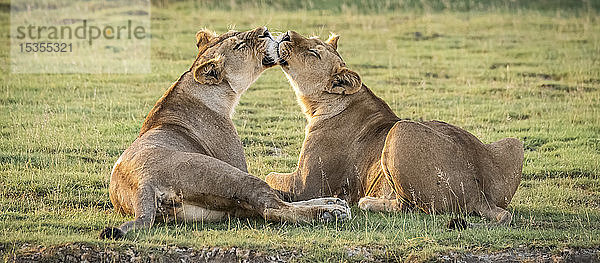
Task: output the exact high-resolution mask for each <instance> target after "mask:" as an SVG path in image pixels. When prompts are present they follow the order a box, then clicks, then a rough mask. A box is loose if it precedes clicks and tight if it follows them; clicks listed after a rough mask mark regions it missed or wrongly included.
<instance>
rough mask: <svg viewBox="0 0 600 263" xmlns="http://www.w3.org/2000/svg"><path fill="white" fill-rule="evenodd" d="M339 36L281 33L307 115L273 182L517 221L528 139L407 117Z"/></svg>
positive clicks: (370, 206) (372, 206)
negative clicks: (366, 81) (296, 153)
mask: <svg viewBox="0 0 600 263" xmlns="http://www.w3.org/2000/svg"><path fill="white" fill-rule="evenodd" d="M337 42H338V37H337V36H335V35H334V36H332V37H331V38H330V39H329V40H328V41H326V42H323V41H321V40H319V39H316V38H310V39H307V38H305V37H302V36H301V35H299V34H297V33H295V32H288V33H287V34H286V35H284V36H282V37H281V40H280V44H279V54H280V56H281V57H280V64H281V66H282V68H283V71H284V72H285V74H286V76H287V77H288V80H289V81H290V84H291V86H292V88H293V89H294V91H295V92H296V96H297V98H298V102H299V104H300V105H301V106H302V108H303V110H304V113H305V115H306V118H307V120H308V124H307V126H306V129H305V132H306V136H305V140H304V143H303V145H302V150H301V152H300V157H299V161H298V167H297V169H296V170H295V171H294V172H292V173H289V174H279V173H271V174H269V175H268V176H267V178H266V181H267V183H269V185H270V186H271V187H273V188H275V189H278V190H279V191H280V192H281V193H282V195H284V196H286V198H288V199H289V200H293V201H297V200H305V199H310V198H316V197H321V196H335V197H340V198H343V199H346V200H348V201H349V202H350V203H357V202H359V200H360V202H359V206H360V207H361V208H363V209H367V210H375V211H398V210H402V209H405V208H411V207H416V208H419V209H421V210H423V211H425V212H427V213H438V212H457V213H470V212H477V213H479V214H481V215H482V216H485V217H486V218H489V219H492V220H494V221H497V222H499V223H503V224H504V223H509V222H510V220H511V215H510V213H509V212H508V211H506V208H507V206H508V204H509V203H510V201H511V199H512V197H513V195H514V193H515V191H516V189H517V187H518V185H519V183H520V180H521V171H522V164H523V145H522V143H521V142H520V141H519V140H517V139H512V138H507V139H503V140H500V141H498V142H495V143H492V144H483V143H482V142H481V141H479V140H478V139H477V138H476V137H475V136H473V135H472V134H470V133H469V132H467V131H465V130H463V129H461V128H458V127H456V126H453V125H451V124H447V123H444V122H440V121H425V122H414V121H408V120H401V119H400V118H398V117H397V116H396V115H395V114H394V113H393V112H392V110H391V109H390V107H389V106H388V105H387V104H386V103H385V102H384V101H383V100H381V99H380V98H378V97H377V96H375V95H374V94H373V92H371V90H370V89H369V88H367V87H366V86H365V85H363V84H362V82H361V81H360V77H359V76H358V74H356V73H355V72H353V71H351V70H349V69H347V68H346V65H345V63H344V61H343V60H342V58H341V57H340V55H339V54H338V53H337V51H336V48H337ZM315 52H316V53H318V54H315ZM366 196H368V197H366ZM365 197H366V198H365ZM361 198H364V199H361Z"/></svg>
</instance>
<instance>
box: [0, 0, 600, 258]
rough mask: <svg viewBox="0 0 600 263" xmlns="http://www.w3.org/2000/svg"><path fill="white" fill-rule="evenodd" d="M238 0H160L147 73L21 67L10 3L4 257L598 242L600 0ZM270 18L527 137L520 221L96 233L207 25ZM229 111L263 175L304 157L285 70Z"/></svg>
mask: <svg viewBox="0 0 600 263" xmlns="http://www.w3.org/2000/svg"><path fill="white" fill-rule="evenodd" d="M242 2H243V1H238V2H236V1H231V2H229V1H228V2H227V4H222V3H201V4H200V3H187V2H179V1H172V2H170V1H158V2H157V3H154V6H153V8H152V73H151V74H139V75H135V74H129V75H126V74H91V75H88V74H62V75H61V74H18V75H15V74H9V72H10V61H9V60H10V59H9V56H8V45H9V43H10V41H9V34H8V32H9V30H8V29H9V17H10V14H9V12H8V11H9V9H7V8H2V9H1V12H0V23H1V29H2V31H1V32H2V35H1V36H0V41H1V42H2V43H3V45H2V46H1V47H0V54H1V57H2V62H3V63H1V64H0V68H1V70H2V73H3V74H2V75H1V76H0V78H1V79H2V85H1V86H0V250H2V252H0V253H13V252H14V251H16V250H17V249H18V248H19V247H20V246H21V245H22V244H23V243H30V244H36V245H38V244H39V245H45V246H48V245H57V244H63V243H67V242H84V243H91V244H95V245H99V246H121V245H135V246H136V247H139V248H140V249H148V248H153V247H157V246H164V245H177V246H187V247H196V248H202V247H209V246H210V247H212V246H220V247H226V248H228V247H234V246H235V247H242V248H251V249H256V250H259V251H264V252H275V251H277V250H290V251H291V250H297V251H302V254H303V255H304V256H303V257H302V258H300V260H301V261H312V260H317V261H344V260H349V261H353V260H361V259H363V258H362V257H361V255H358V256H352V257H351V256H349V254H348V253H347V252H348V251H349V250H352V249H356V248H362V247H364V248H367V249H369V251H371V252H372V254H373V257H374V258H375V259H380V260H382V259H390V260H406V259H413V260H427V259H430V258H432V257H434V256H436V255H437V254H439V253H448V252H449V251H458V252H465V251H470V252H479V253H484V252H490V251H498V250H501V249H506V248H518V247H531V248H539V247H546V248H550V249H552V250H558V249H562V248H590V247H591V248H599V247H600V229H599V228H598V226H599V225H600V161H599V160H600V17H599V16H598V11H599V10H600V3H598V2H597V1H531V2H537V3H536V4H532V3H529V2H530V1H510V2H506V3H505V2H503V1H491V2H486V3H485V4H479V3H478V4H475V3H474V2H476V1H466V0H465V1H454V2H452V3H450V1H439V2H438V1H431V2H427V1H404V2H403V1H399V2H398V3H396V2H391V1H382V2H377V1H364V2H362V3H361V2H357V1H343V2H341V3H338V4H335V5H334V4H331V3H329V2H325V1H323V2H321V1H308V2H302V1H291V0H290V1H283V2H274V3H272V5H269V3H270V2H269V1H260V2H261V3H263V4H256V3H252V4H241V3H242ZM298 2H302V3H298ZM355 2H356V3H355ZM6 5H7V4H6V2H5V3H3V4H2V6H3V7H5V6H6ZM262 25H267V26H268V27H269V29H270V30H271V31H272V32H277V31H280V32H281V31H286V30H296V31H298V32H300V33H302V34H307V35H311V34H312V35H317V36H320V37H322V38H325V37H327V35H328V34H329V32H330V31H334V32H336V33H338V34H340V35H341V39H340V42H339V51H340V54H341V55H342V57H344V59H345V61H346V63H347V64H348V66H349V67H350V68H351V69H353V70H355V71H357V72H358V73H359V74H360V75H361V77H362V79H363V81H364V83H365V84H366V85H367V86H369V87H370V88H371V89H372V90H373V91H374V92H375V93H376V94H377V95H378V96H380V97H382V98H383V99H384V100H385V101H386V102H387V103H388V104H389V105H390V106H391V107H392V109H393V110H394V111H395V112H396V113H397V114H398V115H399V116H400V117H403V118H412V119H417V120H419V119H423V120H429V119H437V120H443V121H446V122H449V123H452V124H455V125H458V126H461V127H463V128H465V129H466V130H468V131H470V132H472V133H473V134H475V135H476V136H478V137H479V138H480V139H481V140H482V141H484V142H492V141H495V140H498V139H500V138H503V137H516V138H519V139H520V140H522V141H523V142H524V144H525V147H526V150H525V163H524V167H523V172H524V178H523V181H522V183H521V185H520V187H519V189H518V191H517V194H516V195H515V198H514V199H513V202H512V203H511V205H510V207H509V210H510V211H511V212H513V213H514V220H513V225H512V226H510V227H500V228H491V229H487V228H483V229H467V230H464V231H448V230H446V229H445V227H444V224H445V223H446V222H447V220H448V219H449V218H450V216H448V215H425V214H422V213H418V212H416V213H407V214H379V213H365V212H362V211H360V210H358V209H357V208H353V213H354V215H355V217H354V218H353V219H352V221H350V222H348V223H344V224H327V225H289V224H273V223H266V222H264V221H263V220H246V219H243V220H240V219H235V218H232V219H231V220H229V221H227V222H223V223H219V224H183V225H182V224H179V225H177V224H169V225H164V224H162V225H160V224H159V225H157V226H156V227H154V228H152V229H151V230H148V231H138V232H135V233H132V234H129V235H128V236H127V238H126V239H125V240H123V241H102V240H99V239H98V238H97V236H98V233H99V231H100V230H101V229H102V228H104V227H105V226H116V225H118V224H120V223H122V222H124V221H126V220H130V217H128V216H122V215H118V214H116V213H114V212H113V210H112V205H111V204H110V201H109V198H108V182H109V173H110V169H111V167H112V165H113V163H114V161H115V160H116V159H117V158H118V156H119V155H120V153H121V152H122V151H123V150H124V149H125V148H126V147H127V146H128V145H129V144H130V143H131V142H132V141H133V140H134V139H135V138H136V137H137V134H138V132H139V129H140V127H141V124H142V121H143V119H144V117H145V115H146V114H147V113H148V111H149V110H150V109H151V107H152V106H153V105H154V102H155V101H156V100H157V99H158V98H159V97H160V96H161V95H162V93H163V92H164V91H165V90H166V89H167V88H168V87H169V86H170V85H171V83H172V82H173V81H175V80H176V79H177V78H178V77H179V75H180V74H181V73H182V72H184V71H185V70H187V69H188V68H189V66H190V65H191V63H192V61H193V60H194V58H195V55H196V52H197V49H196V47H195V39H194V34H195V32H196V31H198V30H199V29H200V28H203V27H207V28H210V29H213V30H216V31H217V32H219V33H223V32H225V31H226V30H227V29H228V28H230V27H235V28H236V29H239V30H247V29H251V28H254V27H256V26H262ZM234 122H235V124H236V127H237V129H238V132H239V134H240V136H241V140H242V142H243V143H244V146H245V152H246V156H247V160H248V166H249V169H250V172H251V173H252V174H254V175H256V176H258V177H261V178H264V176H265V175H266V174H268V173H269V172H272V171H278V172H288V171H292V170H293V169H294V168H295V165H296V162H297V157H298V153H299V151H300V146H301V144H302V140H303V137H304V133H303V129H304V125H305V119H304V117H303V115H302V114H301V112H300V107H299V106H298V105H297V104H296V101H295V97H294V94H293V92H292V90H291V89H290V87H289V85H288V83H287V81H286V79H285V77H284V75H283V73H282V72H281V70H280V69H279V68H273V69H270V70H268V71H266V72H265V73H264V74H263V75H262V77H261V78H260V79H259V80H258V81H257V82H256V83H255V84H254V85H253V86H252V87H251V88H250V89H249V90H248V92H247V93H246V94H245V95H244V96H243V98H242V101H241V102H240V105H239V106H238V107H237V110H236V115H235V117H234ZM468 220H469V221H471V222H479V221H481V219H480V218H478V217H469V218H468ZM6 259H7V258H5V260H6Z"/></svg>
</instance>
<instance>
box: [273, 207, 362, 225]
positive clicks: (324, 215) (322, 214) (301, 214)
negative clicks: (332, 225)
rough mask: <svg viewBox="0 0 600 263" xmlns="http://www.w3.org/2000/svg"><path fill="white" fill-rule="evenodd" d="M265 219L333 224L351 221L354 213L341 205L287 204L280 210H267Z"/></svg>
mask: <svg viewBox="0 0 600 263" xmlns="http://www.w3.org/2000/svg"><path fill="white" fill-rule="evenodd" d="M264 216H265V219H267V220H274V221H285V222H292V223H309V222H312V221H324V222H331V221H335V220H340V221H344V220H350V219H352V213H351V211H350V208H349V207H345V206H340V205H302V204H295V203H286V205H284V206H282V207H280V208H269V209H265V213H264Z"/></svg>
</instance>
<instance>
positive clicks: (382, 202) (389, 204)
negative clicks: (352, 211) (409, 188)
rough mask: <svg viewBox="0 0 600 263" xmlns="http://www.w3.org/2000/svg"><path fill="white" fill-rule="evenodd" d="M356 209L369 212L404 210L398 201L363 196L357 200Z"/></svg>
mask: <svg viewBox="0 0 600 263" xmlns="http://www.w3.org/2000/svg"><path fill="white" fill-rule="evenodd" d="M358 207H359V208H360V209H362V210H365V211H371V212H400V211H403V210H406V208H405V206H403V204H402V202H398V199H387V198H378V197H371V196H365V197H363V198H361V199H360V200H358Z"/></svg>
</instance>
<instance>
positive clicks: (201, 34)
mask: <svg viewBox="0 0 600 263" xmlns="http://www.w3.org/2000/svg"><path fill="white" fill-rule="evenodd" d="M215 37H217V34H216V33H215V32H212V31H210V30H208V29H202V30H200V31H198V33H196V46H197V47H198V48H200V47H202V46H205V45H207V44H208V43H209V42H210V41H211V40H212V39H213V38H215Z"/></svg>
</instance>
